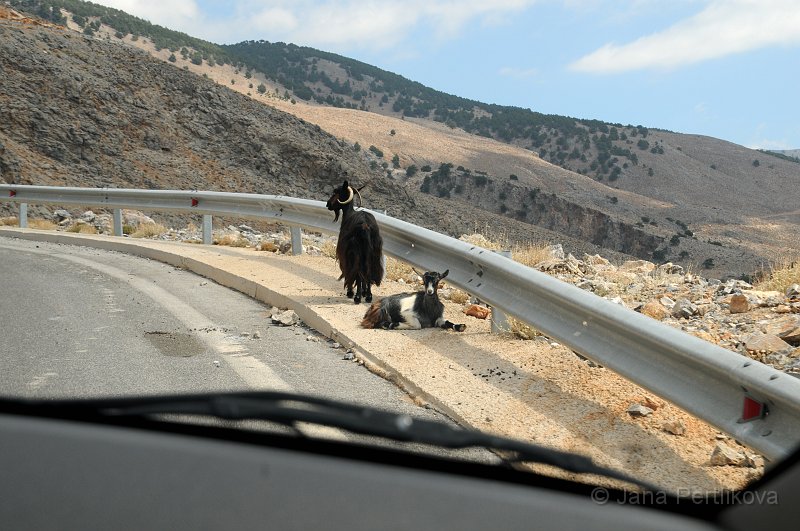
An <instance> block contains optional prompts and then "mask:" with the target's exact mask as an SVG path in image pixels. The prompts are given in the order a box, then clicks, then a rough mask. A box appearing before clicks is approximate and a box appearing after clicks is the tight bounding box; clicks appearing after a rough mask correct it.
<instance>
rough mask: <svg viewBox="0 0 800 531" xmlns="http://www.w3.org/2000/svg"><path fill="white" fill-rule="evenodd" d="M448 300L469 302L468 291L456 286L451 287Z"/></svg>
mask: <svg viewBox="0 0 800 531" xmlns="http://www.w3.org/2000/svg"><path fill="white" fill-rule="evenodd" d="M450 300H451V301H452V302H455V303H456V304H466V303H468V302H469V293H467V292H466V291H463V290H460V289H458V288H453V292H452V293H451V294H450Z"/></svg>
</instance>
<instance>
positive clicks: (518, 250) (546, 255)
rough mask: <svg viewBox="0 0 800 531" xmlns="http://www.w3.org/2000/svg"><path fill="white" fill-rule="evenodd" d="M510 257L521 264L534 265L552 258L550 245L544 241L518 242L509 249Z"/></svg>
mask: <svg viewBox="0 0 800 531" xmlns="http://www.w3.org/2000/svg"><path fill="white" fill-rule="evenodd" d="M511 258H512V259H513V260H514V261H515V262H519V263H520V264H522V265H526V266H528V267H534V266H536V265H537V264H540V263H542V262H544V261H545V260H549V259H550V258H552V253H551V252H550V245H549V244H546V243H538V244H536V243H528V244H518V245H515V246H514V247H513V248H512V249H511Z"/></svg>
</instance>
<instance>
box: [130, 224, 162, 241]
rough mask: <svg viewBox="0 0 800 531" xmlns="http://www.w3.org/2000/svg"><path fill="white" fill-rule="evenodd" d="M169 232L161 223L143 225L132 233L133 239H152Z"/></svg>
mask: <svg viewBox="0 0 800 531" xmlns="http://www.w3.org/2000/svg"><path fill="white" fill-rule="evenodd" d="M165 232H167V228H166V227H165V226H164V225H161V224H159V223H142V224H141V225H139V227H138V228H137V229H136V230H135V231H134V232H132V233H131V238H152V237H154V236H161V235H162V234H164V233H165Z"/></svg>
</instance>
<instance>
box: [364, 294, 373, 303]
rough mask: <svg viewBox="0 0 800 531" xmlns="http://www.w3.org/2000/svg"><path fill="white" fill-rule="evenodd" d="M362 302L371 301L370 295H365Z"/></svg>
mask: <svg viewBox="0 0 800 531" xmlns="http://www.w3.org/2000/svg"><path fill="white" fill-rule="evenodd" d="M364 302H372V295H367V296H366V297H364Z"/></svg>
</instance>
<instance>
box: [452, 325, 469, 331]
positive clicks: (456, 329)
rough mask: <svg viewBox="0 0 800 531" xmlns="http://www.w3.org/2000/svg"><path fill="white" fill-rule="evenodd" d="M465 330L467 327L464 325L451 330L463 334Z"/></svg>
mask: <svg viewBox="0 0 800 531" xmlns="http://www.w3.org/2000/svg"><path fill="white" fill-rule="evenodd" d="M466 329H467V325H465V324H458V325H455V326H454V327H453V330H455V331H456V332H463V331H464V330H466Z"/></svg>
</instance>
